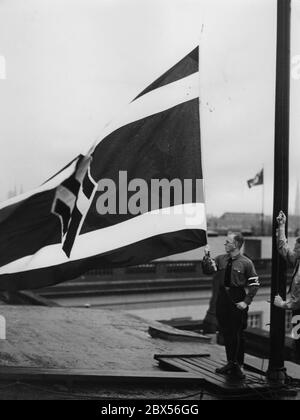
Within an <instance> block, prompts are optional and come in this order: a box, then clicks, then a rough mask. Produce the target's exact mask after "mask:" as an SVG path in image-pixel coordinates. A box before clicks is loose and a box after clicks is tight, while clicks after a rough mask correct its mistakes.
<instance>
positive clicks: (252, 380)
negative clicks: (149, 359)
mask: <svg viewBox="0 0 300 420" xmlns="http://www.w3.org/2000/svg"><path fill="white" fill-rule="evenodd" d="M168 356H169V357H168V358H167V359H166V360H164V358H163V356H159V357H158V360H160V361H164V363H165V364H166V365H169V366H175V367H176V368H178V369H182V370H186V371H188V372H193V373H194V374H196V375H199V376H201V378H203V380H204V381H205V383H206V385H207V386H209V387H210V388H211V389H212V388H213V389H214V391H215V392H221V393H223V394H231V395H239V394H245V393H249V394H253V395H257V394H258V393H259V392H263V391H267V390H269V389H270V387H269V385H268V384H267V383H265V382H264V381H263V382H262V380H261V377H260V376H259V375H255V374H248V375H247V378H246V380H237V381H235V380H231V379H229V378H228V377H227V376H225V375H219V374H216V373H215V369H216V367H219V366H220V363H219V361H216V360H214V359H211V358H203V357H197V356H196V355H186V356H185V357H183V358H179V357H174V358H172V357H170V355H168Z"/></svg>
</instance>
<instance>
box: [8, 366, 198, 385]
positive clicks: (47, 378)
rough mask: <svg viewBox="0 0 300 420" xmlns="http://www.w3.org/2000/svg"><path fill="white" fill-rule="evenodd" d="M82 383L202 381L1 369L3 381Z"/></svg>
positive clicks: (187, 376) (184, 376)
mask: <svg viewBox="0 0 300 420" xmlns="http://www.w3.org/2000/svg"><path fill="white" fill-rule="evenodd" d="M18 380H19V381H25V382H43V383H47V382H49V383H50V382H51V383H53V382H55V383H57V382H68V383H69V382H80V383H87V384H89V383H98V384H100V383H101V384H104V383H117V384H120V383H132V384H139V383H141V384H148V383H149V384H153V383H155V384H156V383H157V384H162V383H164V384H200V383H201V378H199V376H198V375H194V374H192V373H190V372H184V373H183V372H178V373H174V372H140V371H115V372H114V371H101V370H86V369H39V368H26V367H23V368H13V367H0V381H5V382H6V381H18Z"/></svg>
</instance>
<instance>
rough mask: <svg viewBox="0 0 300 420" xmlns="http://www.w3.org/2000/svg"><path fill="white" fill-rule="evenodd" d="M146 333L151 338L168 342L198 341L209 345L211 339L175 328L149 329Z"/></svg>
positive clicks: (165, 326)
mask: <svg viewBox="0 0 300 420" xmlns="http://www.w3.org/2000/svg"><path fill="white" fill-rule="evenodd" d="M148 333H149V335H150V336H151V337H152V338H162V339H165V340H169V341H200V342H202V343H203V342H204V343H210V342H211V337H207V336H205V335H202V334H197V333H194V332H191V331H181V330H176V329H175V328H172V327H169V326H167V325H163V324H162V326H161V327H153V326H151V327H149V328H148Z"/></svg>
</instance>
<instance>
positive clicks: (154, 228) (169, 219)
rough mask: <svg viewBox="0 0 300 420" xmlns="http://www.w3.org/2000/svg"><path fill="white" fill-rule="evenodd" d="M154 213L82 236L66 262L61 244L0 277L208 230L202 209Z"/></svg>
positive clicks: (14, 265)
mask: <svg viewBox="0 0 300 420" xmlns="http://www.w3.org/2000/svg"><path fill="white" fill-rule="evenodd" d="M165 213H166V209H161V210H159V211H157V210H156V211H153V212H149V213H145V214H142V215H141V216H137V217H134V218H132V219H130V220H128V221H126V222H123V223H118V224H116V225H113V226H109V227H107V228H104V229H99V230H96V231H92V232H89V233H85V234H83V235H80V236H78V237H77V239H76V241H75V244H74V247H73V250H72V254H71V258H67V256H66V255H65V253H64V252H63V250H62V247H61V244H56V245H50V246H47V247H44V248H42V249H40V250H39V251H38V252H37V253H36V254H34V255H30V256H27V257H24V258H20V259H19V260H16V261H13V262H11V263H9V264H7V265H5V266H3V267H0V274H9V273H18V272H22V271H29V270H34V269H40V268H45V267H51V266H56V265H60V264H65V263H68V262H71V261H76V260H81V259H84V258H88V257H92V256H95V255H99V254H103V253H104V252H108V251H112V250H115V249H118V248H121V247H124V246H127V245H131V244H134V243H136V242H139V241H142V240H144V239H147V238H150V237H153V236H156V235H161V234H165V233H171V232H176V231H180V230H184V229H202V230H205V231H206V229H207V227H206V216H205V214H206V213H205V205H204V204H203V203H190V204H183V205H179V206H175V207H171V208H169V213H168V214H165Z"/></svg>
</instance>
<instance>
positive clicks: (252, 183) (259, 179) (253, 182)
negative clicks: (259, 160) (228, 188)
mask: <svg viewBox="0 0 300 420" xmlns="http://www.w3.org/2000/svg"><path fill="white" fill-rule="evenodd" d="M263 183H264V170H263V169H262V170H261V171H260V172H258V174H256V175H255V177H254V178H253V179H249V181H247V184H248V187H249V188H252V187H256V186H257V185H263Z"/></svg>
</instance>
